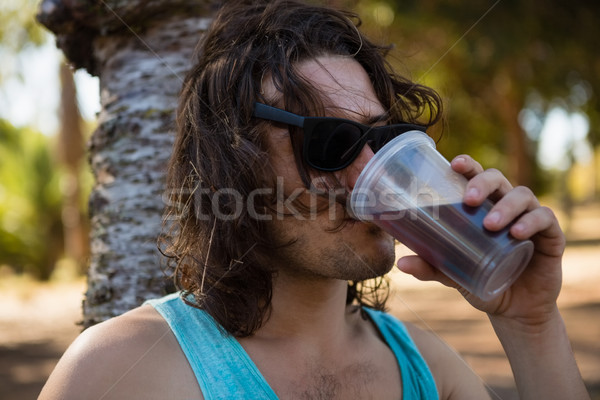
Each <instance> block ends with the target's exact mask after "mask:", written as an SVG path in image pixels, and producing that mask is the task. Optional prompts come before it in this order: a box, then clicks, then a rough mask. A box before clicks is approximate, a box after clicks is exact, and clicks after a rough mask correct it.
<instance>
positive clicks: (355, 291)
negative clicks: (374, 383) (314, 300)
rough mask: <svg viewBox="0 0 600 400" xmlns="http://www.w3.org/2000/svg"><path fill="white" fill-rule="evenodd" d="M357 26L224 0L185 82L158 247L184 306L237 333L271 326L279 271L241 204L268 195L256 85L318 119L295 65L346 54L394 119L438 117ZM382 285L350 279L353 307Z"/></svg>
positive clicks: (426, 121) (377, 296) (296, 5)
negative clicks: (260, 192)
mask: <svg viewBox="0 0 600 400" xmlns="http://www.w3.org/2000/svg"><path fill="white" fill-rule="evenodd" d="M359 25H360V19H359V18H358V17H357V16H356V15H355V14H352V13H349V12H343V11H337V10H334V9H331V8H327V7H321V6H313V5H307V4H304V3H301V2H298V1H237V0H236V1H229V2H227V3H226V4H225V5H224V6H223V7H222V8H221V9H220V11H219V13H218V14H217V16H216V17H215V19H214V21H213V24H212V26H211V27H210V28H209V30H208V31H207V32H206V33H205V35H204V37H203V39H202V40H201V42H200V46H199V49H198V50H199V51H198V57H197V60H196V64H195V65H194V66H193V68H192V70H191V71H190V72H189V74H188V75H187V77H186V79H185V82H184V84H183V88H182V92H181V97H180V103H179V107H178V112H177V137H176V141H175V145H174V148H173V154H172V157H171V160H170V164H169V170H168V175H167V194H166V199H167V205H168V206H167V211H166V214H165V219H164V221H165V229H164V230H163V234H162V236H161V245H160V248H161V251H162V252H163V254H164V255H165V256H166V257H167V265H168V266H169V267H170V268H171V269H172V271H171V272H172V274H173V276H174V279H175V283H176V286H177V287H178V288H179V289H182V290H183V293H184V294H185V295H186V296H184V299H187V301H189V303H190V304H192V305H194V306H196V307H199V308H201V309H203V310H205V311H206V312H208V313H209V314H210V315H211V316H212V317H213V318H214V319H215V320H216V321H217V322H218V323H219V324H220V325H221V326H222V327H223V328H224V329H225V330H227V331H228V332H229V333H231V334H232V335H234V336H238V337H243V336H249V335H251V334H252V333H253V332H255V331H256V330H257V329H258V328H260V326H261V325H262V324H263V323H264V321H265V320H266V318H268V314H269V310H270V303H271V296H272V278H273V274H275V273H276V271H274V270H273V269H272V268H271V267H270V261H269V251H272V250H273V243H274V240H273V238H272V237H271V236H270V231H269V228H268V227H269V225H268V221H265V220H262V219H260V218H256V215H252V214H251V213H250V212H249V210H248V209H245V208H243V209H241V210H240V209H239V207H238V206H239V199H240V198H241V199H248V198H249V196H251V193H252V192H253V191H255V190H256V189H260V188H274V187H275V180H276V177H275V176H274V173H273V171H272V170H271V168H270V166H269V163H268V156H267V147H266V143H265V134H266V132H267V131H268V126H269V123H268V122H266V121H261V120H259V119H256V118H253V117H252V112H253V104H254V102H256V101H261V102H268V99H265V98H264V96H263V95H262V94H261V87H262V80H263V78H264V77H266V76H268V77H270V78H271V79H272V80H273V82H274V84H275V87H276V88H277V89H278V90H279V91H280V92H281V98H280V99H278V100H277V106H279V107H283V108H285V109H286V110H290V111H292V112H295V113H298V114H301V115H310V114H308V113H312V114H313V115H314V114H315V113H316V114H322V115H324V108H323V104H322V100H321V96H320V94H319V90H318V88H315V87H314V86H312V85H311V84H310V82H309V81H308V80H306V79H305V78H303V77H302V76H300V74H298V72H297V70H296V67H297V65H298V63H300V62H302V61H304V60H310V59H315V58H317V57H319V56H323V55H344V56H350V57H353V58H354V59H355V60H356V61H358V62H359V63H360V64H361V65H362V66H363V68H364V69H365V70H366V72H367V74H368V76H369V78H370V80H371V82H372V84H373V86H374V88H375V93H376V95H377V97H378V99H379V101H380V102H381V104H382V105H383V107H384V108H385V109H387V110H389V112H390V114H391V117H392V118H391V120H392V121H391V122H395V121H406V122H413V123H420V124H422V125H428V126H429V125H432V124H434V123H435V122H437V120H438V119H439V118H440V115H441V100H440V98H439V96H438V95H437V94H436V93H435V92H434V91H433V90H431V89H429V88H427V87H424V86H421V85H418V84H415V83H413V82H411V81H409V80H407V79H405V78H403V77H401V76H398V75H396V74H395V73H394V72H393V71H392V69H391V68H390V66H389V64H388V63H387V62H386V60H385V57H386V55H387V53H388V51H389V50H390V47H388V46H380V45H377V44H375V43H372V42H371V41H369V40H368V39H367V38H366V37H365V36H364V35H363V34H361V33H360V32H359V30H358V27H359ZM315 110H316V111H315ZM293 130H295V131H293ZM290 135H291V137H292V138H293V140H292V146H293V149H294V153H295V157H296V165H297V168H298V171H299V173H300V176H301V177H302V179H303V181H304V184H305V185H306V187H308V186H309V184H310V177H311V176H315V174H316V171H314V170H311V169H310V168H309V167H308V166H307V165H305V164H304V161H303V159H302V157H301V151H302V149H301V143H302V139H301V138H302V132H301V130H297V129H294V128H290ZM230 189H233V190H230ZM217 195H218V196H217ZM215 196H217V197H218V202H217V205H216V206H215V202H214V200H215V198H216V197H215ZM252 198H253V200H254V206H255V207H254V208H255V209H260V210H264V211H265V213H268V212H269V210H270V209H271V207H272V205H273V202H274V199H273V196H272V195H264V196H257V197H256V198H255V197H254V195H252ZM244 204H245V203H244ZM381 282H382V281H381V280H380V281H379V283H378V284H376V285H375V287H374V288H373V287H369V286H368V285H366V284H365V283H364V282H349V290H348V298H347V301H348V304H350V303H352V302H356V303H358V304H359V305H361V306H362V305H369V306H371V307H375V308H378V309H383V307H384V305H385V300H386V298H387V290H388V289H387V287H383V288H380V287H379V286H380V284H381ZM190 295H191V296H190Z"/></svg>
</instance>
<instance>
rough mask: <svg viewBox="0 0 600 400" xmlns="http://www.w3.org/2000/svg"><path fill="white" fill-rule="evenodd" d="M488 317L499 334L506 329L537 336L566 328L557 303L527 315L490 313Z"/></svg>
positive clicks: (512, 332)
mask: <svg viewBox="0 0 600 400" xmlns="http://www.w3.org/2000/svg"><path fill="white" fill-rule="evenodd" d="M488 318H489V320H490V322H491V323H492V326H493V327H494V330H496V333H498V334H500V333H502V332H504V331H506V332H509V333H510V334H511V335H514V334H521V335H524V336H536V337H537V336H539V335H544V334H547V333H551V332H553V331H556V329H557V328H562V329H564V322H563V319H562V316H561V315H560V311H559V310H558V306H557V305H556V304H554V305H553V306H552V307H549V308H548V309H546V310H542V311H540V312H537V313H535V314H533V313H532V314H531V315H527V316H505V315H493V314H488ZM499 331H500V332H499Z"/></svg>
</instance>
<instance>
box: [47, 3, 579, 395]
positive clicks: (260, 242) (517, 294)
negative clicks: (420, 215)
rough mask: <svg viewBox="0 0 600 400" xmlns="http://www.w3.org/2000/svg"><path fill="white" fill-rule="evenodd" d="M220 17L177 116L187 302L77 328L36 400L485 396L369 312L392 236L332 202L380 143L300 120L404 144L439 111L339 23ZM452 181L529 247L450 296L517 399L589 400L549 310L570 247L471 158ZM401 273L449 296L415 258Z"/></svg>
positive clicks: (173, 216)
mask: <svg viewBox="0 0 600 400" xmlns="http://www.w3.org/2000/svg"><path fill="white" fill-rule="evenodd" d="M231 3H232V4H229V5H228V6H226V7H225V8H224V9H223V10H222V11H221V12H220V14H219V15H218V17H217V18H216V20H215V22H214V24H213V26H212V27H211V29H210V30H209V31H208V32H207V34H206V36H205V38H204V40H203V44H202V48H201V53H200V57H199V59H198V62H197V64H196V66H195V67H194V68H193V70H192V71H191V72H190V74H189V76H188V77H187V79H186V81H185V83H184V87H183V91H182V95H181V103H180V107H179V110H178V137H177V141H176V144H175V147H174V151H173V156H172V162H171V165H170V170H169V177H168V187H169V190H170V193H172V194H173V195H172V198H171V203H172V204H173V206H172V209H171V212H170V214H169V216H168V218H166V221H168V223H169V224H170V225H167V228H168V231H167V233H165V235H164V237H163V239H164V240H165V245H164V246H163V247H162V249H163V251H164V253H165V255H167V257H169V258H170V260H171V262H172V264H173V266H174V268H175V269H174V277H175V279H176V282H177V284H178V286H179V287H180V288H181V289H182V293H178V294H174V295H171V296H168V297H166V298H163V299H159V300H154V301H151V302H150V304H149V305H145V306H142V307H140V308H137V309H135V310H132V311H130V312H128V313H126V314H124V315H122V316H120V317H117V318H114V319H112V320H109V321H107V322H105V323H102V324H99V325H97V326H95V327H93V328H90V329H88V330H87V331H85V332H84V333H83V334H82V335H81V336H80V337H79V338H78V339H77V340H76V341H75V342H74V343H73V345H72V346H71V347H70V348H69V350H68V351H67V352H66V353H65V355H64V356H63V358H62V359H61V361H60V362H59V364H58V365H57V367H56V370H55V371H54V372H53V374H52V376H51V377H50V379H49V380H48V383H47V384H46V386H45V388H44V390H43V392H42V394H41V398H61V399H66V398H76V399H81V398H94V399H97V398H102V399H109V398H115V399H130V398H144V399H148V398H157V399H158V398H160V399H162V398H181V399H191V398H206V399H212V398H216V399H230V398H240V399H271V398H282V399H296V398H310V399H349V398H350V399H354V398H356V399H400V398H404V399H434V398H443V399H451V398H456V399H470V398H473V399H481V398H489V396H488V394H487V392H486V390H485V388H484V385H483V384H482V383H481V381H480V379H479V378H478V377H477V376H476V375H475V374H474V373H473V372H472V371H471V370H470V369H469V368H468V367H467V366H466V364H465V363H464V362H463V361H462V360H461V359H460V358H459V357H458V356H457V355H456V354H455V353H454V352H453V351H452V350H450V349H449V348H448V347H447V346H446V345H445V344H444V343H442V342H441V341H439V340H438V339H437V338H436V337H435V336H434V335H432V334H430V333H427V332H423V331H421V330H419V329H417V328H415V327H413V326H411V325H408V324H406V325H404V324H402V323H400V322H399V321H397V320H395V319H394V318H392V317H390V316H389V315H387V314H385V313H383V312H382V311H379V310H380V309H382V308H383V306H384V303H385V301H384V297H385V288H383V287H380V285H377V283H381V280H376V281H375V282H376V287H375V288H370V287H369V285H368V283H367V282H366V281H367V280H369V279H371V278H378V277H381V276H382V275H384V274H385V273H387V272H388V271H389V270H390V269H391V268H392V265H393V262H394V241H393V239H392V238H391V237H390V236H389V235H388V234H386V233H384V232H383V231H381V230H380V229H379V228H377V227H376V226H374V225H372V224H368V223H362V222H358V221H355V220H352V219H351V218H350V217H349V216H348V214H347V213H346V212H345V202H344V199H345V197H346V196H347V194H348V193H350V192H351V191H352V189H353V187H354V184H355V183H356V180H357V178H358V175H359V174H360V172H361V171H362V169H363V167H364V166H365V164H366V163H367V162H368V160H369V159H370V158H371V157H372V156H373V154H374V151H376V150H378V148H377V146H375V145H374V144H373V143H367V144H365V145H364V146H363V147H362V148H361V149H359V150H356V151H354V150H353V149H354V145H355V144H356V143H344V141H341V142H339V143H336V144H335V145H331V144H330V141H331V140H332V136H333V134H332V131H333V130H334V129H335V128H338V127H340V126H342V125H344V124H348V122H347V121H346V122H344V121H340V120H332V119H330V120H326V121H325V122H327V123H330V124H331V126H330V127H329V128H330V129H329V128H327V129H326V128H324V127H323V126H322V125H315V124H313V125H311V126H309V124H307V123H305V121H307V120H303V119H302V117H303V116H311V117H315V116H316V117H332V118H343V119H345V120H351V121H353V122H351V123H350V125H352V124H354V123H356V122H358V123H361V124H364V125H368V126H373V127H379V126H391V128H390V130H392V131H394V132H397V133H401V132H402V130H403V129H405V128H407V127H408V128H411V127H414V126H415V125H418V126H420V129H425V126H430V125H432V124H434V123H435V122H436V121H437V120H438V119H439V118H440V108H441V102H440V100H439V97H438V96H437V94H435V92H434V91H432V90H430V89H428V88H425V87H422V86H419V85H417V84H414V83H412V82H410V81H408V80H406V79H404V78H402V77H399V76H397V75H395V74H393V73H391V72H390V70H389V68H388V66H387V64H386V63H385V61H384V56H385V54H386V51H387V49H386V48H382V47H378V46H376V45H374V44H372V43H371V42H369V41H368V40H367V39H366V38H365V37H363V36H362V35H361V34H360V33H359V31H358V30H357V29H356V26H355V25H354V24H353V23H352V19H351V17H350V16H349V15H347V14H344V13H340V12H337V11H333V10H330V9H326V8H319V7H312V6H306V5H303V4H301V3H297V2H291V1H289V2H287V1H286V2H281V1H276V2H266V1H260V2H249V3H246V2H231ZM233 3H235V4H233ZM286 111H287V112H291V113H293V114H295V115H296V116H293V115H291V114H286ZM282 115H284V116H286V118H292V119H293V120H294V121H297V123H289V124H283V123H281V119H282V117H281V116H282ZM278 121H279V122H278ZM303 121H304V122H303ZM313 121H315V120H313ZM318 121H320V122H323V121H324V120H318ZM302 124H304V127H303V128H298V127H297V126H294V125H301V126H302ZM369 129H370V128H369ZM452 167H453V168H454V170H455V171H457V172H459V173H461V174H463V175H465V176H466V177H467V178H469V179H470V181H469V184H468V190H467V193H466V195H465V198H464V201H465V203H467V204H469V205H472V206H477V205H479V204H481V203H482V202H483V201H484V199H485V198H487V197H489V196H492V197H493V198H494V200H497V203H496V205H495V206H494V208H493V209H492V211H491V212H490V213H489V214H488V216H487V217H486V220H485V226H486V227H487V228H488V229H490V230H499V229H502V228H503V227H505V226H506V225H508V224H509V223H510V222H511V221H513V220H515V219H517V220H516V223H515V224H514V225H513V226H512V228H511V233H512V234H513V235H514V236H515V237H517V238H519V239H526V238H531V239H532V240H533V241H534V243H535V246H536V251H535V254H534V256H533V259H532V260H531V262H530V264H529V265H528V267H527V270H526V271H525V272H524V273H523V275H522V276H521V277H520V278H519V280H518V281H517V282H516V283H515V284H514V285H513V286H512V287H511V288H510V289H509V290H508V291H506V292H505V293H504V294H503V295H502V296H500V297H499V298H498V299H495V300H492V301H488V302H483V301H481V300H479V299H477V298H476V297H474V296H472V295H470V294H468V293H466V292H464V290H461V289H460V288H459V290H461V291H462V292H463V293H464V294H465V297H466V298H467V300H468V301H469V302H471V304H472V305H473V306H475V307H476V308H478V309H480V310H482V311H484V312H486V313H488V315H489V318H490V321H491V322H492V325H493V326H494V329H495V331H496V333H497V335H498V337H499V338H500V340H501V342H502V344H503V346H504V348H505V350H506V353H507V356H508V358H509V360H510V363H511V366H512V368H513V371H514V374H515V379H516V382H517V386H518V389H519V392H520V394H521V397H522V398H523V399H552V398H555V399H567V398H568V399H580V398H587V393H586V390H585V387H584V385H583V383H582V380H581V377H580V374H579V371H578V368H577V366H576V364H575V361H574V358H573V355H572V352H571V349H570V345H569V341H568V338H567V336H566V333H565V329H564V324H563V321H562V319H561V316H560V314H559V312H558V309H557V306H556V298H557V296H558V292H559V289H560V279H561V272H560V262H561V256H562V252H563V249H564V243H565V241H564V237H563V234H562V233H561V231H560V228H559V226H558V223H557V221H556V218H555V217H554V215H553V214H552V212H551V211H549V210H548V209H546V208H543V207H540V205H539V203H538V201H537V200H536V198H535V197H534V195H533V194H532V193H531V191H530V190H528V189H525V188H512V187H511V185H510V184H509V182H508V181H507V179H506V178H504V177H503V176H502V175H501V174H500V173H499V172H498V171H494V170H488V171H483V170H482V168H481V166H480V165H479V164H478V163H477V162H475V161H474V160H472V159H471V158H470V157H469V156H466V155H463V156H459V157H457V158H455V159H454V160H453V162H452ZM398 267H399V268H400V269H401V270H403V271H405V272H407V273H410V274H412V275H414V276H416V277H417V278H419V279H422V280H438V281H440V282H442V283H444V284H446V285H449V286H454V287H456V286H457V285H456V284H455V283H453V282H452V281H450V280H449V279H448V278H446V277H444V276H443V275H441V273H439V272H437V270H435V269H434V268H433V267H431V266H430V265H428V264H427V263H425V262H424V261H423V260H422V259H421V258H419V257H417V256H412V257H405V258H402V259H400V260H399V261H398ZM349 282H350V283H349ZM382 294H383V297H382Z"/></svg>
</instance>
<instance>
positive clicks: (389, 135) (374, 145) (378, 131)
mask: <svg viewBox="0 0 600 400" xmlns="http://www.w3.org/2000/svg"><path fill="white" fill-rule="evenodd" d="M373 132H374V133H375V134H373V135H370V136H371V137H370V140H369V142H368V143H369V147H371V150H373V153H377V152H378V151H379V150H381V148H382V147H383V146H385V145H386V144H388V143H389V142H390V141H391V140H392V139H394V138H395V137H396V136H398V135H400V134H402V133H403V131H402V130H399V129H397V127H395V126H394V125H390V126H380V127H377V128H374V130H373Z"/></svg>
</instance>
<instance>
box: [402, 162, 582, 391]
mask: <svg viewBox="0 0 600 400" xmlns="http://www.w3.org/2000/svg"><path fill="white" fill-rule="evenodd" d="M451 166H452V168H453V169H454V170H455V171H456V172H458V173H460V174H462V175H464V176H465V177H466V178H467V179H469V182H468V184H467V188H466V191H465V197H464V202H465V204H467V205H469V206H478V205H480V204H481V203H482V202H483V201H484V200H485V199H486V198H490V199H491V200H493V201H495V202H496V203H495V205H494V206H493V207H492V209H491V210H490V212H489V213H488V215H487V216H486V217H485V219H484V221H483V224H484V226H485V228H487V229H489V230H491V231H497V230H501V229H503V228H505V227H507V226H508V225H509V224H511V223H513V225H512V226H511V227H510V233H511V234H512V236H514V237H515V238H517V239H530V240H532V241H533V243H534V253H533V257H532V258H531V261H530V262H529V264H528V265H527V267H526V269H525V270H524V272H523V273H522V274H521V276H520V277H519V278H518V279H517V280H516V281H515V282H514V283H513V285H512V286H511V287H510V288H509V289H507V290H506V291H505V292H504V293H502V294H501V295H500V296H498V297H497V298H495V299H493V300H490V301H483V300H481V299H479V298H478V297H476V296H474V295H472V294H470V293H468V292H467V291H466V290H465V289H463V288H461V287H460V286H459V285H458V284H457V283H456V282H454V281H453V280H451V279H450V278H448V277H446V276H445V275H444V274H442V273H441V272H439V271H438V270H437V269H435V268H434V267H432V266H431V265H430V264H428V263H427V262H425V261H424V260H423V259H421V258H420V257H418V256H408V257H403V258H401V259H400V260H398V268H400V269H401V270H402V271H404V272H406V273H409V274H411V275H414V276H415V277H416V278H418V279H421V280H437V281H439V282H441V283H443V284H445V285H447V286H451V287H455V288H457V289H458V290H459V291H460V292H461V293H462V294H463V295H464V296H465V298H466V299H467V300H468V301H469V302H470V303H471V304H472V305H473V306H474V307H476V308H478V309H480V310H481V311H484V312H486V313H487V314H488V316H489V318H490V321H491V322H492V325H493V327H494V330H495V332H496V334H497V335H498V338H499V339H500V342H501V343H502V346H503V347H504V350H505V351H506V354H507V356H508V359H509V361H510V364H511V367H512V370H513V374H514V377H515V381H516V383H517V387H518V389H519V394H520V397H521V398H522V399H541V398H543V399H566V398H569V399H589V395H588V394H587V391H586V389H585V386H584V384H583V381H582V379H581V375H580V374H579V370H578V368H577V364H576V363H575V359H574V357H573V353H572V350H571V346H570V343H569V339H568V336H567V333H566V330H565V326H564V322H563V320H562V317H561V316H560V313H559V311H558V307H557V304H556V300H557V298H558V294H559V292H560V287H561V283H562V271H561V262H562V255H563V252H564V249H565V237H564V234H563V233H562V231H561V229H560V226H559V224H558V221H557V219H556V216H555V215H554V213H553V212H552V211H551V210H550V209H548V208H546V207H542V206H541V205H540V203H539V201H538V200H537V198H536V197H535V195H534V194H533V193H532V192H531V190H529V189H527V188H525V187H521V186H519V187H513V186H512V185H511V184H510V182H509V181H508V179H506V177H504V176H503V175H502V174H501V173H500V172H499V171H497V170H494V169H489V170H485V171H484V170H483V168H482V167H481V165H480V164H479V163H477V162H476V161H474V160H473V159H472V158H471V157H469V156H467V155H461V156H458V157H456V158H455V159H454V160H452V163H451Z"/></svg>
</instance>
